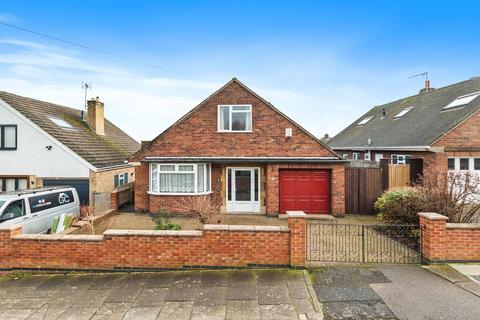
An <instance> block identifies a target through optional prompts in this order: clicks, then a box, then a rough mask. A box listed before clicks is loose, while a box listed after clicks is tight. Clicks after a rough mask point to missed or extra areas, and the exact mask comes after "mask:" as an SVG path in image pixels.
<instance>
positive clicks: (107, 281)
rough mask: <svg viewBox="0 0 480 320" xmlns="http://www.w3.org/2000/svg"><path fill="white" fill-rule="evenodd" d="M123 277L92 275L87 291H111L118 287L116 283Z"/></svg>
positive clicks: (121, 275) (113, 274)
mask: <svg viewBox="0 0 480 320" xmlns="http://www.w3.org/2000/svg"><path fill="white" fill-rule="evenodd" d="M123 277H124V275H123V274H116V273H106V274H100V275H92V278H93V281H92V283H91V284H90V286H89V289H112V288H115V287H116V286H117V285H118V282H119V281H120V280H121V279H122V278H123Z"/></svg>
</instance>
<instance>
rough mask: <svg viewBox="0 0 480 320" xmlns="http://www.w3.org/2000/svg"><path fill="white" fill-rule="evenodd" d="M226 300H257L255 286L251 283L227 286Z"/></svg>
mask: <svg viewBox="0 0 480 320" xmlns="http://www.w3.org/2000/svg"><path fill="white" fill-rule="evenodd" d="M227 300H257V286H256V285H255V284H251V283H250V284H249V283H244V284H237V285H235V286H229V287H228V288H227Z"/></svg>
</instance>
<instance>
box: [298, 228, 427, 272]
mask: <svg viewBox="0 0 480 320" xmlns="http://www.w3.org/2000/svg"><path fill="white" fill-rule="evenodd" d="M306 236H307V264H310V265H311V264H315V263H321V262H358V263H364V262H367V263H368V262H376V263H420V262H421V252H420V247H421V246H420V227H419V226H418V225H382V224H373V225H360V224H324V223H318V222H312V221H309V222H307V234H306Z"/></svg>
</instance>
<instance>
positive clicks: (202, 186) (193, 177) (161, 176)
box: [150, 163, 211, 195]
mask: <svg viewBox="0 0 480 320" xmlns="http://www.w3.org/2000/svg"><path fill="white" fill-rule="evenodd" d="M210 191H211V165H210V164H209V163H181V164H179V163H152V164H150V192H151V193H154V194H165V195H166V194H170V195H192V194H205V193H209V192H210Z"/></svg>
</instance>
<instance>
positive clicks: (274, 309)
mask: <svg viewBox="0 0 480 320" xmlns="http://www.w3.org/2000/svg"><path fill="white" fill-rule="evenodd" d="M260 314H261V317H262V320H293V319H295V320H296V319H298V316H297V313H296V312H295V308H294V307H293V305H291V304H275V305H261V306H260Z"/></svg>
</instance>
